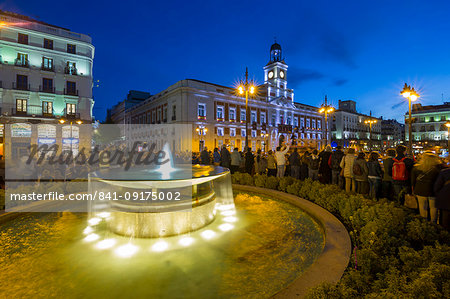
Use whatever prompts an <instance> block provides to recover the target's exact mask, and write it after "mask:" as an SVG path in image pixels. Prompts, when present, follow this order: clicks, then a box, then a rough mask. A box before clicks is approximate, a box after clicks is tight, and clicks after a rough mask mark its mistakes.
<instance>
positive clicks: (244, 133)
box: [241, 129, 247, 137]
mask: <svg viewBox="0 0 450 299" xmlns="http://www.w3.org/2000/svg"><path fill="white" fill-rule="evenodd" d="M246 133H247V132H246V131H245V129H241V136H242V137H245V135H246Z"/></svg>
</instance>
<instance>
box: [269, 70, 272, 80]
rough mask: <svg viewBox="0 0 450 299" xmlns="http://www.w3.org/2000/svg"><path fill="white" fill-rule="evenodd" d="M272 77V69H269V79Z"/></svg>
mask: <svg viewBox="0 0 450 299" xmlns="http://www.w3.org/2000/svg"><path fill="white" fill-rule="evenodd" d="M272 78H273V71H270V72H269V79H272Z"/></svg>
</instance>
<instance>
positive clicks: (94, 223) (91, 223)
mask: <svg viewBox="0 0 450 299" xmlns="http://www.w3.org/2000/svg"><path fill="white" fill-rule="evenodd" d="M101 221H102V219H101V218H98V217H93V218H91V219H89V220H88V223H89V224H90V225H97V224H99V223H100V222H101Z"/></svg>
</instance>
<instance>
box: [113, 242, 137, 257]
mask: <svg viewBox="0 0 450 299" xmlns="http://www.w3.org/2000/svg"><path fill="white" fill-rule="evenodd" d="M137 251H138V247H137V246H135V245H133V244H130V243H129V244H125V245H122V246H120V247H119V248H117V249H116V250H115V251H114V252H115V254H116V255H117V256H119V257H124V258H126V257H130V256H132V255H134V254H135V253H136V252H137Z"/></svg>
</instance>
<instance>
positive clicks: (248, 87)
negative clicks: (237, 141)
mask: <svg viewBox="0 0 450 299" xmlns="http://www.w3.org/2000/svg"><path fill="white" fill-rule="evenodd" d="M237 92H238V93H239V94H240V95H244V94H245V146H246V147H248V119H249V118H250V117H249V111H248V94H249V93H250V94H256V86H255V85H254V84H253V83H252V82H250V83H249V82H248V68H245V82H244V83H241V84H240V85H239V86H238V87H237Z"/></svg>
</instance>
